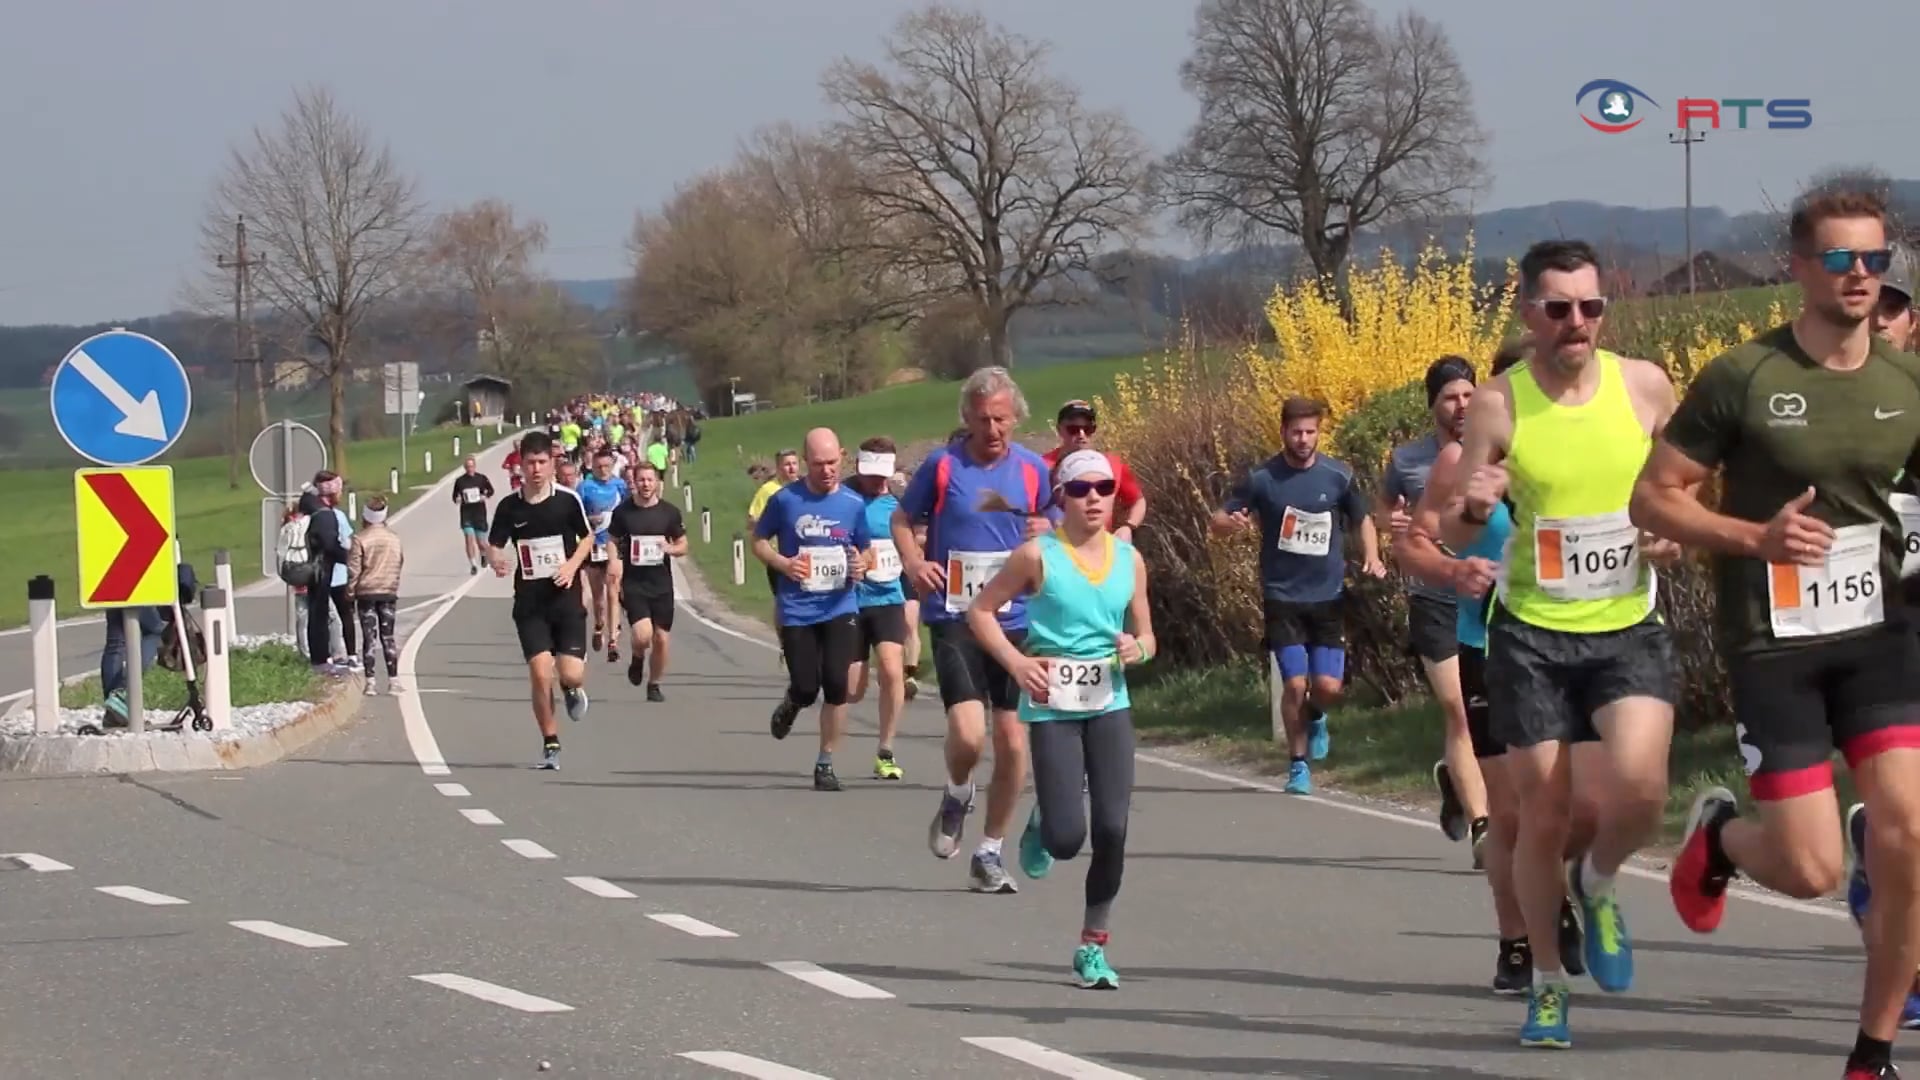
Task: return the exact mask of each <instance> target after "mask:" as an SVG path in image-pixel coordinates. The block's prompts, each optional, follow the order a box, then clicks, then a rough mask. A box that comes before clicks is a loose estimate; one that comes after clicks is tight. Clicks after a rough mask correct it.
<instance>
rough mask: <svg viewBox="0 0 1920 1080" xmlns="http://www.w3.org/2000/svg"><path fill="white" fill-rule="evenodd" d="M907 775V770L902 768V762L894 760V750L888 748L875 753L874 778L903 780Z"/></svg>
mask: <svg viewBox="0 0 1920 1080" xmlns="http://www.w3.org/2000/svg"><path fill="white" fill-rule="evenodd" d="M906 775H907V774H906V771H905V770H904V769H902V768H900V763H899V762H897V761H895V760H893V751H891V750H888V751H885V752H883V753H880V754H876V755H874V759H873V778H874V779H875V780H901V779H904V778H905V777H906Z"/></svg>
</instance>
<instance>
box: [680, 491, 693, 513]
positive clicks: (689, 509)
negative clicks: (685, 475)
mask: <svg viewBox="0 0 1920 1080" xmlns="http://www.w3.org/2000/svg"><path fill="white" fill-rule="evenodd" d="M681 490H682V491H683V492H685V495H684V497H685V499H686V501H687V512H688V513H692V512H693V485H692V484H688V485H686V486H685V487H684V488H682V489H681Z"/></svg>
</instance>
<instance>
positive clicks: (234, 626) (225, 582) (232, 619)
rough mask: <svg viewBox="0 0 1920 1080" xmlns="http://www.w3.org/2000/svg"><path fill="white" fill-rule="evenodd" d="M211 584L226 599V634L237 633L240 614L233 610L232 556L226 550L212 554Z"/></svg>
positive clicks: (219, 550) (222, 549)
mask: <svg viewBox="0 0 1920 1080" xmlns="http://www.w3.org/2000/svg"><path fill="white" fill-rule="evenodd" d="M271 569H272V568H269V570H271ZM213 584H214V587H215V588H217V589H219V590H220V593H221V595H223V596H225V597H226V598H227V633H229V634H237V633H239V632H240V618H239V614H240V613H239V612H238V611H237V610H236V609H235V606H234V597H233V556H232V555H230V554H228V553H227V549H226V548H217V549H215V551H214V553H213Z"/></svg>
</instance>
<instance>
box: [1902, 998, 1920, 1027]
mask: <svg viewBox="0 0 1920 1080" xmlns="http://www.w3.org/2000/svg"><path fill="white" fill-rule="evenodd" d="M1900 1030H1902V1031H1920V994H1917V993H1914V992H1913V991H1911V990H1909V991H1907V1003H1906V1005H1905V1006H1903V1007H1902V1008H1901V1010H1900Z"/></svg>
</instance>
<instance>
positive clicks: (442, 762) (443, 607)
mask: <svg viewBox="0 0 1920 1080" xmlns="http://www.w3.org/2000/svg"><path fill="white" fill-rule="evenodd" d="M478 584H480V578H479V577H477V576H476V577H470V578H468V579H467V580H465V581H463V582H461V583H460V585H459V587H458V588H455V589H453V590H452V591H450V592H448V593H447V594H446V595H445V596H443V597H441V599H440V606H439V607H437V608H434V609H433V611H432V613H431V614H429V615H428V616H427V617H426V618H424V619H422V620H420V625H419V626H417V627H415V628H414V631H413V633H411V634H408V635H407V643H406V644H405V645H403V646H401V648H400V679H401V686H402V687H404V689H402V690H401V691H400V722H401V725H402V726H403V727H404V728H405V729H406V732H407V748H408V749H409V750H411V751H413V759H414V760H415V761H417V762H419V763H420V771H421V772H423V773H426V774H427V775H428V776H451V775H452V774H453V770H452V769H449V768H447V759H446V758H445V757H443V756H441V753H440V743H439V741H438V740H437V739H435V738H434V737H433V728H431V727H429V726H428V725H427V711H426V710H425V709H424V708H422V707H421V705H420V678H419V676H418V675H416V674H415V673H414V664H416V663H417V662H418V661H419V659H420V646H421V645H422V644H423V643H424V642H425V641H426V640H427V635H428V634H429V633H431V632H432V631H433V628H434V627H435V626H438V625H439V624H440V620H441V619H444V618H446V617H447V612H449V611H452V610H453V606H454V605H455V604H458V603H459V602H460V599H461V597H464V596H466V595H467V594H468V593H469V592H472V591H473V587H474V586H475V585H478Z"/></svg>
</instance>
